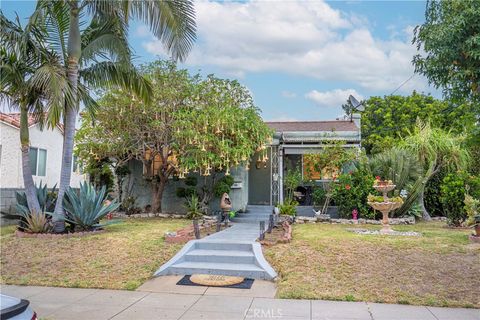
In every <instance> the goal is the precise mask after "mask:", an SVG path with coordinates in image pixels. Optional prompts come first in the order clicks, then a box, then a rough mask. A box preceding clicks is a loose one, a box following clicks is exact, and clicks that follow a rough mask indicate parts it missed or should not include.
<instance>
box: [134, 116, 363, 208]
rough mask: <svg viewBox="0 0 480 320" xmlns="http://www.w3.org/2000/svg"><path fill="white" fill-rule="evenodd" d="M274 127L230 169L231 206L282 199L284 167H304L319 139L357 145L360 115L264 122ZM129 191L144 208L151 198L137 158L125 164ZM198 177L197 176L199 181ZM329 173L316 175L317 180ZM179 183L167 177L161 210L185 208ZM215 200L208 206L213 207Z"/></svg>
mask: <svg viewBox="0 0 480 320" xmlns="http://www.w3.org/2000/svg"><path fill="white" fill-rule="evenodd" d="M266 124H267V125H268V126H269V127H270V128H272V129H273V130H275V134H274V136H273V139H272V141H271V142H270V144H269V146H267V148H266V149H265V150H263V151H262V152H260V153H257V154H255V155H254V156H253V157H252V160H251V162H250V165H249V170H246V168H245V167H237V168H234V169H233V170H231V175H232V176H233V177H234V179H235V184H234V185H233V187H232V190H231V192H230V197H231V199H232V203H233V209H234V210H243V209H245V207H246V206H247V204H253V205H274V204H277V203H282V202H283V199H284V191H283V190H284V187H283V177H284V176H285V174H286V172H287V170H290V169H299V170H300V171H301V172H302V174H303V170H304V164H303V155H304V154H311V153H317V152H319V151H321V150H322V148H324V147H325V144H324V143H323V142H325V141H331V140H339V141H344V142H345V145H344V147H346V148H360V141H361V132H360V118H359V117H355V118H354V119H353V121H348V120H334V121H292V122H266ZM129 167H130V170H131V172H132V174H131V177H130V185H131V190H132V192H131V194H132V195H133V196H135V197H137V205H138V206H139V207H142V208H144V207H145V206H147V205H148V204H150V201H151V193H150V187H149V182H147V181H145V179H143V178H142V174H143V171H144V170H143V167H142V163H141V162H140V161H132V162H131V163H130V164H129ZM201 178H202V177H199V178H198V181H199V182H201V181H202V179H201ZM329 179H330V177H329V176H328V175H327V176H323V175H322V174H321V175H320V176H319V180H318V182H319V183H322V182H325V181H328V180H329ZM181 186H183V182H182V180H175V179H171V180H170V182H169V184H168V185H167V187H166V189H165V192H164V197H163V203H162V206H163V211H164V212H179V213H182V212H185V209H184V207H183V201H182V200H181V199H179V198H178V197H176V195H175V191H176V189H177V188H178V187H181ZM217 202H218V200H215V201H214V203H213V205H211V208H212V209H214V210H216V209H217V207H218V206H217ZM302 205H304V206H306V207H305V210H304V212H306V214H308V213H311V212H312V210H311V203H308V202H307V203H303V204H302Z"/></svg>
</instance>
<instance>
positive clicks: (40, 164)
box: [29, 147, 47, 177]
mask: <svg viewBox="0 0 480 320" xmlns="http://www.w3.org/2000/svg"><path fill="white" fill-rule="evenodd" d="M29 154H30V168H31V169H32V175H34V176H39V177H44V176H46V173H47V150H45V149H39V148H32V147H31V148H30V151H29Z"/></svg>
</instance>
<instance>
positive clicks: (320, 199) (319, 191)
mask: <svg viewBox="0 0 480 320" xmlns="http://www.w3.org/2000/svg"><path fill="white" fill-rule="evenodd" d="M326 197H327V192H326V191H325V189H323V188H322V187H320V186H315V187H313V191H312V200H313V205H314V206H319V205H323V203H324V202H325V199H326Z"/></svg>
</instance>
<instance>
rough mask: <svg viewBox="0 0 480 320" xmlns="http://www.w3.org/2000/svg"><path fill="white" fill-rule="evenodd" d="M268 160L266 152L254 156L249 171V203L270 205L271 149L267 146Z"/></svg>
mask: <svg viewBox="0 0 480 320" xmlns="http://www.w3.org/2000/svg"><path fill="white" fill-rule="evenodd" d="M266 154H267V157H268V159H267V160H266V161H263V160H264V155H265V154H264V152H260V153H258V152H257V153H256V154H255V155H254V156H253V157H252V162H251V163H250V170H249V171H248V204H255V205H270V204H271V203H270V192H271V190H270V188H271V173H272V170H271V162H270V159H271V149H270V148H267V153H266Z"/></svg>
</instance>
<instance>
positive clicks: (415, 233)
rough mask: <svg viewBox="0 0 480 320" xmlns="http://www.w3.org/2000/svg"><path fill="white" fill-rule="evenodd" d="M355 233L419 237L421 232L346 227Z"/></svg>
mask: <svg viewBox="0 0 480 320" xmlns="http://www.w3.org/2000/svg"><path fill="white" fill-rule="evenodd" d="M346 230H347V231H351V232H354V233H357V234H368V235H388V236H413V237H419V236H421V235H422V234H421V233H418V232H413V231H407V232H400V231H391V232H389V233H381V232H380V230H367V229H346Z"/></svg>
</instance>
